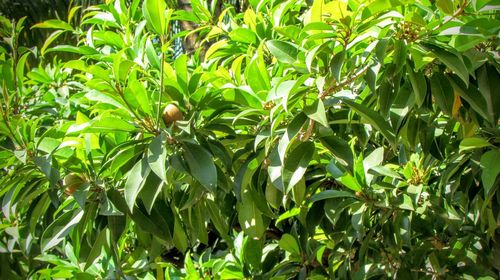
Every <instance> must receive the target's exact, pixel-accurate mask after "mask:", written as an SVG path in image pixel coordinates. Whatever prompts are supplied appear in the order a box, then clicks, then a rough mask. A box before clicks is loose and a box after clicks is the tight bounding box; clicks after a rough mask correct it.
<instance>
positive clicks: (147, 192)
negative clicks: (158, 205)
mask: <svg viewBox="0 0 500 280" xmlns="http://www.w3.org/2000/svg"><path fill="white" fill-rule="evenodd" d="M162 186H163V182H162V181H161V179H160V178H159V177H158V176H156V174H155V173H154V172H150V173H149V174H148V177H147V178H146V181H145V182H144V185H143V187H142V189H141V191H140V193H139V197H140V198H141V200H142V202H143V203H144V207H145V208H146V211H147V212H148V214H151V210H152V209H153V205H154V203H155V201H156V198H157V197H158V195H159V194H160V192H161V190H162Z"/></svg>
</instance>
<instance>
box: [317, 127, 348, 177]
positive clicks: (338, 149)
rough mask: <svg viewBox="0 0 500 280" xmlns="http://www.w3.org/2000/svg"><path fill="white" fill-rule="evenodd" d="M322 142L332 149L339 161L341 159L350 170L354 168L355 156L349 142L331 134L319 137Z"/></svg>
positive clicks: (329, 149)
mask: <svg viewBox="0 0 500 280" xmlns="http://www.w3.org/2000/svg"><path fill="white" fill-rule="evenodd" d="M319 140H320V141H321V144H323V146H325V148H327V149H328V151H330V152H331V153H332V154H333V155H334V156H335V158H336V159H337V161H339V162H340V163H341V164H342V165H344V166H345V167H347V169H348V170H352V169H353V167H354V158H353V155H352V151H351V148H350V147H349V143H347V142H346V141H345V140H344V139H342V138H340V137H337V136H334V135H331V136H324V137H321V138H320V139H319Z"/></svg>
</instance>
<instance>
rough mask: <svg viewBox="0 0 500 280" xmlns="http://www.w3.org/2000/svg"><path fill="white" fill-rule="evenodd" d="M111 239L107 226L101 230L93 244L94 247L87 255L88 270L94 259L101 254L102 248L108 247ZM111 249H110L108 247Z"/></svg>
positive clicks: (86, 265) (86, 267)
mask: <svg viewBox="0 0 500 280" xmlns="http://www.w3.org/2000/svg"><path fill="white" fill-rule="evenodd" d="M109 240H110V231H109V229H108V228H105V229H103V230H101V232H99V235H98V236H97V238H96V240H95V242H94V245H92V249H91V250H90V253H89V255H88V256H87V259H86V260H85V268H84V270H87V269H88V268H89V267H90V266H91V265H92V264H94V261H95V260H96V259H97V258H98V257H99V256H101V253H102V249H103V247H108V246H109V245H108V242H109ZM108 250H109V249H108Z"/></svg>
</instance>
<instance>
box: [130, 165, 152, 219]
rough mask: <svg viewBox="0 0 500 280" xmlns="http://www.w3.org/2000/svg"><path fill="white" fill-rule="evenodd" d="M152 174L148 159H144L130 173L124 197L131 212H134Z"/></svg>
mask: <svg viewBox="0 0 500 280" xmlns="http://www.w3.org/2000/svg"><path fill="white" fill-rule="evenodd" d="M150 172H151V169H150V168H149V164H148V161H147V159H146V158H143V159H141V160H140V161H138V162H137V163H136V164H135V165H134V167H132V169H131V170H130V172H129V173H128V175H127V181H126V182H125V190H124V195H125V201H126V203H127V206H128V208H129V209H130V212H133V209H134V205H135V200H136V198H137V195H138V194H139V192H140V191H141V189H142V187H143V186H144V183H145V182H146V178H147V177H148V175H149V173H150Z"/></svg>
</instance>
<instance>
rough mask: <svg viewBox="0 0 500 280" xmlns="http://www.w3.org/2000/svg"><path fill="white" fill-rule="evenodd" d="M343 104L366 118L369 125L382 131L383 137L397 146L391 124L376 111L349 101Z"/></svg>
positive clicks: (346, 100)
mask: <svg viewBox="0 0 500 280" xmlns="http://www.w3.org/2000/svg"><path fill="white" fill-rule="evenodd" d="M343 102H344V103H346V104H347V105H348V106H349V107H351V108H352V109H353V110H355V111H356V112H357V113H358V114H360V115H361V116H362V117H363V118H365V119H366V120H367V121H368V123H369V124H371V125H372V126H373V127H375V129H377V130H378V131H380V133H382V135H384V136H385V138H387V140H388V141H389V143H391V144H392V145H393V146H394V145H395V141H396V136H395V133H394V130H393V129H392V127H391V126H390V124H389V122H387V121H386V120H384V119H383V118H382V117H381V116H380V115H379V114H377V113H376V112H375V111H373V110H371V109H369V108H367V107H365V106H363V105H362V104H359V103H356V102H354V101H351V100H348V99H344V100H343Z"/></svg>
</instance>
